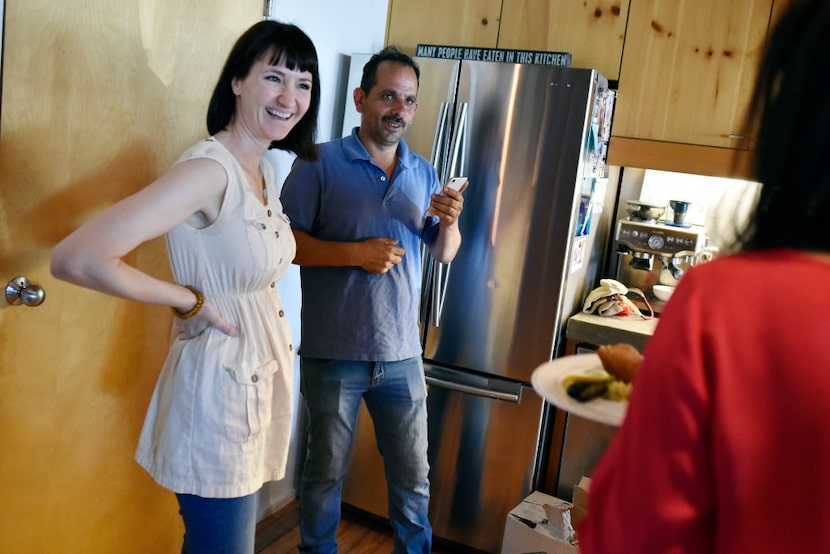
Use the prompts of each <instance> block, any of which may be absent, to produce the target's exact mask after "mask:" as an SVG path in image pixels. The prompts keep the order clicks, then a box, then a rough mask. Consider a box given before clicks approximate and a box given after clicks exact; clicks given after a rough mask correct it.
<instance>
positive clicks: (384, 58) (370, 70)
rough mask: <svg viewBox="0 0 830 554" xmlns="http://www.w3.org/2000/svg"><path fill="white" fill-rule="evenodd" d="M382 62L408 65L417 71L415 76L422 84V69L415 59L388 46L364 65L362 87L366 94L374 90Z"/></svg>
mask: <svg viewBox="0 0 830 554" xmlns="http://www.w3.org/2000/svg"><path fill="white" fill-rule="evenodd" d="M381 62H395V63H400V64H403V65H408V66H409V67H411V68H412V69H413V71H415V78H416V79H417V81H418V85H420V84H421V70H420V68H419V67H418V64H417V63H415V60H413V59H412V57H411V56H409V55H408V54H404V53H403V52H401V51H400V50H398V48H396V47H395V46H387V47H386V48H384V49H383V50H381V51H380V52H378V53H377V54H374V55H372V57H371V58H369V61H368V62H366V65H364V66H363V77H362V78H361V79H360V88H361V89H362V90H363V92H365V93H366V94H369V91H371V90H372V87H374V86H375V85H376V84H377V82H378V66H379V65H380V64H381Z"/></svg>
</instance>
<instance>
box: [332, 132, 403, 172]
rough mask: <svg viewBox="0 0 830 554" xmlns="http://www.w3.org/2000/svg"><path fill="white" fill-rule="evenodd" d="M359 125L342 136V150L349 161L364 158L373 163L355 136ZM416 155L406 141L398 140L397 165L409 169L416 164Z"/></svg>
mask: <svg viewBox="0 0 830 554" xmlns="http://www.w3.org/2000/svg"><path fill="white" fill-rule="evenodd" d="M359 128H360V127H355V128H354V129H352V134H351V135H349V136H347V137H344V138H343V151H344V153H345V154H346V157H347V158H348V159H349V161H354V160H365V161H367V162H371V163H374V161H373V160H372V158H371V157H370V156H369V152H368V151H367V150H366V147H365V146H363V143H362V142H360V139H359V138H358V136H357V130H358V129H359ZM416 158H417V157H416V155H415V154H414V153H412V152H411V151H410V150H409V146H407V144H406V141H404V140H401V141H400V142H398V165H400V166H401V167H402V168H404V169H409V168H413V167H416V166H417V163H418V162H417V159H416Z"/></svg>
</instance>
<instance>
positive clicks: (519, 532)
mask: <svg viewBox="0 0 830 554" xmlns="http://www.w3.org/2000/svg"><path fill="white" fill-rule="evenodd" d="M545 505H547V506H548V509H547V512H546V510H545ZM571 506H572V504H570V503H568V502H565V501H564V500H560V499H559V498H555V497H553V496H550V495H547V494H544V493H541V492H538V491H536V492H533V493H531V494H530V495H529V496H528V497H527V498H525V499H524V500H523V501H522V503H521V504H519V505H518V506H516V507H515V508H513V509H512V510H510V513H509V514H507V522H506V523H505V525H504V538H503V539H502V542H501V554H529V553H533V554H577V553H578V552H579V550H578V549H577V547H576V546H574V545H572V544H571V543H570V542H568V541H567V540H566V539H565V538H563V537H560V536H557V535H561V534H564V530H563V529H562V525H551V524H550V522H549V520H548V513H555V512H557V511H558V510H562V509H564V510H565V511H566V512H568V513H567V515H566V517H565V519H566V520H567V521H566V523H567V527H570V513H569V510H568V509H567V508H570V507H571ZM555 523H556V524H561V523H562V522H558V521H557V522H555ZM571 530H572V529H571Z"/></svg>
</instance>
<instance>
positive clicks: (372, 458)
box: [343, 56, 616, 552]
mask: <svg viewBox="0 0 830 554" xmlns="http://www.w3.org/2000/svg"><path fill="white" fill-rule="evenodd" d="M365 59H366V57H365V56H355V57H353V58H352V64H351V65H352V75H353V76H352V77H351V80H350V81H349V90H348V93H347V102H346V108H347V113H346V116H345V118H344V129H343V133H344V134H346V133H348V132H350V131H351V127H352V126H353V125H357V124H359V119H357V118H356V117H357V116H356V114H354V113H353V112H351V111H350V110H349V108H351V109H353V106H352V103H351V91H352V89H353V88H354V86H356V83H357V82H359V72H360V69H361V68H362V65H363V62H364V61H365ZM417 62H418V64H419V66H420V67H421V84H420V90H419V95H418V104H419V109H418V112H417V114H416V116H415V122H414V125H413V126H412V128H411V129H410V130H409V131H408V132H407V135H406V137H405V138H406V140H407V143H408V144H409V146H410V148H411V149H412V150H414V151H416V152H418V153H420V154H422V155H423V156H425V157H426V158H427V159H431V160H432V161H433V163H434V165H435V166H436V169H437V170H438V172H439V176H440V177H441V179H442V180H444V181H446V180H448V179H449V178H450V177H452V176H466V177H468V178H469V181H470V185H469V187H468V188H467V190H466V191H465V193H464V198H465V202H464V212H463V213H462V215H461V218H460V227H461V233H462V235H463V243H462V246H461V249H460V251H459V252H458V255H457V257H456V258H455V260H454V261H453V262H452V263H451V264H449V265H443V264H439V263H437V262H435V261H434V260H432V259H429V258H428V261H426V262H425V264H424V283H423V286H422V289H423V297H422V312H423V321H422V325H421V329H422V333H423V345H424V367H425V372H426V379H427V384H428V387H429V394H428V413H429V441H430V444H429V459H430V466H431V471H430V494H431V501H430V519H431V522H432V525H433V531H434V535H435V536H436V537H437V538H440V539H447V540H449V541H452V542H456V543H460V544H463V545H467V546H469V547H472V548H474V549H477V550H481V551H485V552H497V551H498V550H499V546H500V543H501V538H502V534H503V530H504V524H505V517H506V515H507V513H508V512H509V511H510V509H512V508H513V507H514V506H516V505H517V504H518V503H519V502H520V501H521V500H522V499H523V498H524V497H525V496H526V495H527V494H529V493H530V492H531V491H532V490H534V489H537V488H538V487H539V484H540V482H541V479H542V478H543V477H544V476H543V472H544V471H545V467H546V455H547V452H548V450H549V446H550V445H549V444H548V443H549V440H550V428H549V426H550V425H551V422H552V410H553V408H552V407H550V405H548V404H546V403H544V402H543V401H542V399H541V398H540V397H539V396H538V395H537V394H536V393H535V392H534V391H533V389H532V388H531V385H530V375H531V373H532V372H533V370H534V369H535V368H536V367H537V366H538V365H540V364H542V363H544V362H547V361H549V360H550V359H552V358H554V357H556V356H559V355H561V354H562V353H563V352H564V322H565V320H566V319H567V317H568V316H570V315H571V314H573V313H575V312H577V311H578V310H579V309H580V308H581V304H582V301H583V299H584V297H585V295H586V294H587V292H589V291H590V290H591V289H592V288H593V287H594V286H595V285H596V283H597V281H598V279H599V277H600V275H599V271H600V268H601V267H602V265H603V262H604V258H605V255H606V252H607V247H608V243H609V237H610V234H611V233H610V219H611V215H612V211H613V206H614V202H615V197H616V185H615V184H609V183H608V179H607V169H606V167H605V149H606V145H607V139H608V134H609V130H610V118H611V112H612V107H613V92H611V91H609V90H608V83H607V80H606V79H605V78H603V77H602V76H600V75H598V74H597V72H596V71H593V70H590V69H576V68H563V67H551V66H544V65H522V64H509V63H496V62H470V61H458V60H439V59H433V58H417ZM383 479H384V478H383V469H382V465H381V460H380V457H379V455H378V453H377V449H376V447H375V442H374V436H373V429H372V425H371V420H370V418H369V417H368V415H367V413H366V412H365V411H363V412H361V414H360V420H359V424H358V431H357V436H356V440H355V445H354V449H353V453H352V460H351V463H350V468H349V472H348V475H347V477H346V482H345V484H344V490H343V502H344V503H346V504H349V505H352V506H355V507H357V508H360V509H362V510H365V511H368V512H370V513H374V514H378V515H381V516H386V514H387V512H386V491H385V483H384V481H383Z"/></svg>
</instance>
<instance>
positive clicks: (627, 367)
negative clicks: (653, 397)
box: [562, 343, 643, 402]
mask: <svg viewBox="0 0 830 554" xmlns="http://www.w3.org/2000/svg"><path fill="white" fill-rule="evenodd" d="M597 355H598V356H599V359H600V361H601V362H602V368H594V369H591V370H588V371H585V372H583V373H579V374H574V375H568V376H567V377H565V379H564V381H563V383H562V384H563V386H564V387H565V391H566V392H567V393H568V396H570V397H571V398H573V399H574V400H578V401H579V402H588V401H590V400H593V399H595V398H605V399H606V400H627V399H628V396H629V395H630V394H631V387H632V385H633V383H634V377H636V375H637V370H638V369H640V363H642V361H643V356H642V354H640V352H639V351H638V350H637V349H636V348H634V346H632V345H630V344H626V343H618V344H611V345H605V346H600V347H599V348H598V349H597Z"/></svg>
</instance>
